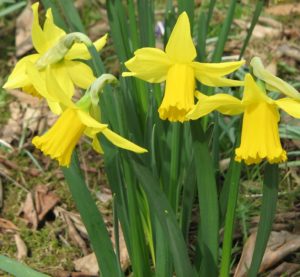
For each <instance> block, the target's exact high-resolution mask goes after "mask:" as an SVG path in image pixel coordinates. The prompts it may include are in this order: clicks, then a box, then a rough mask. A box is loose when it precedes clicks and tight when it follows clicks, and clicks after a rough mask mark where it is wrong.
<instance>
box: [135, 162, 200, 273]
mask: <svg viewBox="0 0 300 277" xmlns="http://www.w3.org/2000/svg"><path fill="white" fill-rule="evenodd" d="M132 163H133V169H134V172H135V174H136V176H137V178H138V179H139V181H140V185H141V186H142V188H143V190H144V192H145V194H146V195H147V197H148V202H149V207H150V210H151V211H152V212H153V213H154V216H156V217H157V219H158V220H159V223H160V224H161V228H162V229H163V232H164V238H165V240H166V241H167V242H168V244H169V247H170V252H171V255H172V258H173V261H174V266H175V272H176V276H178V277H186V276H189V277H194V276H195V272H194V269H193V268H192V265H191V263H190V261H189V257H188V253H187V247H186V245H185V241H184V239H183V236H182V233H181V231H180V228H179V225H178V223H177V220H176V216H175V214H174V212H173V210H172V208H171V206H170V204H169V202H168V200H167V198H166V196H165V194H164V193H162V190H161V189H160V187H159V181H158V180H157V179H156V178H155V177H154V176H153V175H152V173H151V171H150V170H149V169H148V168H147V167H146V166H143V165H141V164H140V163H138V162H135V161H132Z"/></svg>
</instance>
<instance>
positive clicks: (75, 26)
mask: <svg viewBox="0 0 300 277" xmlns="http://www.w3.org/2000/svg"><path fill="white" fill-rule="evenodd" d="M57 3H58V5H59V6H60V7H61V10H62V12H63V14H64V16H65V19H66V21H67V23H68V25H69V26H70V30H71V31H72V32H75V31H77V32H82V33H85V28H84V26H83V24H82V21H81V19H80V16H79V13H78V11H77V9H76V8H75V6H74V1H72V0H64V1H57Z"/></svg>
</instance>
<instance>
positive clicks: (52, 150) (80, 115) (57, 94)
mask: <svg viewBox="0 0 300 277" xmlns="http://www.w3.org/2000/svg"><path fill="white" fill-rule="evenodd" d="M31 71H36V72H35V73H32V74H35V76H37V74H39V72H38V71H37V70H36V69H31ZM39 82H40V87H41V88H42V89H43V90H44V88H43V86H44V82H43V81H42V80H40V81H39ZM46 86H47V90H46V91H51V92H53V94H51V97H52V100H53V101H56V102H60V103H63V107H64V111H63V113H62V114H61V116H60V117H59V118H58V120H57V121H56V122H55V124H54V125H53V126H52V127H51V128H50V130H48V131H47V132H46V133H45V134H44V135H42V136H36V137H34V138H33V140H32V143H33V144H34V145H35V147H37V148H38V149H40V150H41V151H42V152H43V153H44V154H45V155H49V156H50V157H51V158H52V159H56V160H58V162H59V164H60V165H61V166H66V167H68V166H69V164H70V160H71V156H72V153H73V150H74V147H75V146H76V144H77V143H78V141H79V139H80V137H81V136H82V135H84V134H85V135H86V136H88V137H90V138H91V139H92V140H93V142H92V145H93V148H94V150H96V151H97V152H99V153H103V151H102V148H101V145H100V143H99V140H98V138H97V134H98V133H101V134H103V135H104V136H105V137H106V138H107V139H108V140H109V141H110V142H111V143H113V144H114V145H116V146H118V147H120V148H123V149H127V150H130V151H133V152H136V153H145V152H147V150H146V149H144V148H142V147H140V146H138V145H136V144H134V143H132V142H130V141H128V140H127V139H125V138H123V137H121V136H120V135H118V134H116V133H114V132H113V131H111V130H110V129H109V128H108V125H107V124H102V123H99V122H98V121H97V120H95V119H94V118H93V117H92V116H91V115H90V113H89V105H87V102H86V101H80V100H79V101H78V102H77V103H76V104H74V103H73V102H72V101H71V100H70V99H69V98H68V97H67V96H66V93H65V92H64V90H63V89H62V88H61V87H60V85H59V84H58V82H56V80H55V78H53V77H52V76H51V72H50V71H49V69H47V72H46Z"/></svg>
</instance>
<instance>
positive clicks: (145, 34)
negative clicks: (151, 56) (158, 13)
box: [137, 0, 155, 47]
mask: <svg viewBox="0 0 300 277" xmlns="http://www.w3.org/2000/svg"><path fill="white" fill-rule="evenodd" d="M137 6H138V15H139V27H140V37H141V43H142V45H141V46H142V47H154V46H155V37H154V1H153V0H139V1H137Z"/></svg>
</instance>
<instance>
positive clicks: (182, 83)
mask: <svg viewBox="0 0 300 277" xmlns="http://www.w3.org/2000/svg"><path fill="white" fill-rule="evenodd" d="M196 56H197V54H196V49H195V46H194V44H193V40H192V37H191V31H190V23H189V19H188V16H187V14H186V13H185V12H183V13H182V14H181V15H180V16H179V17H178V20H177V22H176V24H175V27H174V29H173V31H172V33H171V35H170V38H169V41H168V44H167V46H166V49H165V51H162V50H160V49H157V48H141V49H138V50H137V51H135V52H134V57H133V58H131V59H130V60H128V61H127V62H126V63H125V65H126V67H127V68H128V69H129V71H130V72H124V73H123V76H125V77H126V76H134V77H137V78H140V79H142V80H144V81H147V82H150V83H160V82H163V81H166V87H165V94H164V98H163V101H162V103H161V105H160V107H159V109H158V112H159V115H160V118H161V119H164V120H165V119H168V120H169V121H180V122H183V121H185V120H187V119H186V117H185V115H186V114H187V112H189V111H190V110H191V109H192V108H193V106H194V91H195V79H197V80H199V81H200V82H201V83H203V84H205V85H208V86H240V85H242V84H243V83H242V82H240V81H235V80H229V79H226V78H224V77H223V76H224V75H227V74H229V73H231V72H233V71H234V70H236V69H238V68H239V67H240V66H241V65H242V64H244V61H238V62H226V63H211V64H209V63H199V62H195V61H194V59H195V58H196Z"/></svg>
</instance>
